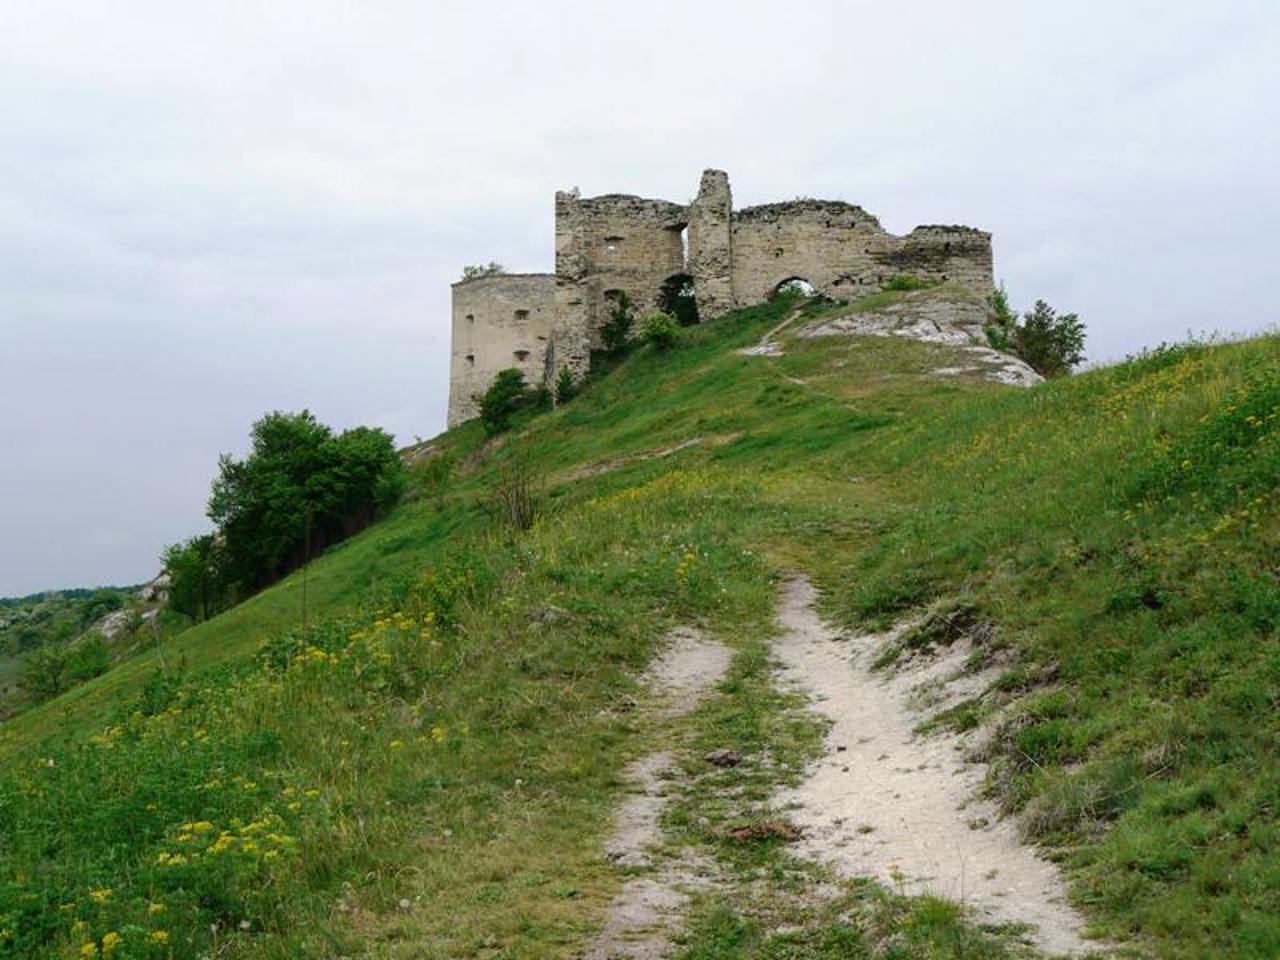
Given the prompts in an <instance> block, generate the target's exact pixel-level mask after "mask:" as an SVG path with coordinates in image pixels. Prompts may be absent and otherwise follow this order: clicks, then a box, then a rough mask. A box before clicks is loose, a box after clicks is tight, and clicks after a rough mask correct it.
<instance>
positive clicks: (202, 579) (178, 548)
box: [160, 534, 231, 620]
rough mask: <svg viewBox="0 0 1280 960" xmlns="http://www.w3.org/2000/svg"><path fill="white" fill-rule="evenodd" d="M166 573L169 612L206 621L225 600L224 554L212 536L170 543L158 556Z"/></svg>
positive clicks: (227, 583)
mask: <svg viewBox="0 0 1280 960" xmlns="http://www.w3.org/2000/svg"><path fill="white" fill-rule="evenodd" d="M160 565H161V568H162V569H163V570H164V571H165V573H167V574H169V601H168V602H169V609H170V610H173V611H174V612H176V613H181V614H183V615H184V616H188V617H190V618H191V619H192V620H208V619H209V618H210V617H211V616H213V615H214V614H215V613H217V612H218V611H220V610H222V609H223V608H224V607H225V606H226V604H227V601H228V600H229V593H230V586H231V585H230V583H229V582H228V579H227V569H226V555H225V551H224V549H223V548H222V545H221V544H220V543H219V542H218V540H217V538H216V537H215V536H214V535H213V534H204V535H203V536H199V537H192V538H191V539H190V540H186V541H184V542H182V543H175V544H171V545H170V546H168V547H166V548H165V550H164V553H162V554H161V555H160Z"/></svg>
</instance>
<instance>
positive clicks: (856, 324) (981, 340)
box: [798, 289, 1044, 387]
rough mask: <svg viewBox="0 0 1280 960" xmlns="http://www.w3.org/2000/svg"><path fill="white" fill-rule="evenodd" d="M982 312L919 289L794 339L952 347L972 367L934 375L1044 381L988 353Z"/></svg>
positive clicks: (958, 296) (961, 294) (959, 297)
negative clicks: (870, 339) (874, 339)
mask: <svg viewBox="0 0 1280 960" xmlns="http://www.w3.org/2000/svg"><path fill="white" fill-rule="evenodd" d="M987 319H988V317H987V307H986V304H985V303H983V302H982V301H980V300H978V299H976V298H975V297H972V296H970V295H968V294H967V293H966V292H965V291H955V290H937V289H935V290H920V291H917V292H915V293H907V294H903V295H902V296H901V297H895V298H892V299H890V300H889V301H888V302H882V303H877V302H875V301H874V300H873V301H872V302H871V303H870V304H868V305H864V306H862V307H859V306H858V305H857V304H854V306H852V307H851V308H850V309H849V310H848V312H844V313H840V314H837V315H836V316H832V317H824V318H822V319H821V320H818V321H816V322H814V323H812V324H810V325H809V326H808V327H805V328H804V329H802V330H801V331H800V332H799V334H798V336H800V337H831V336H879V337H904V338H907V339H910V340H920V341H922V342H924V343H937V344H942V345H944V346H950V347H958V348H960V349H961V350H962V351H963V352H964V355H967V356H966V359H967V358H968V357H971V358H972V362H964V363H959V364H953V365H950V366H943V367H937V368H936V369H935V370H934V371H933V372H934V374H936V375H938V376H943V377H948V376H962V375H968V376H978V377H982V378H984V379H988V380H994V381H996V382H997V383H1007V384H1010V385H1013V386H1021V387H1030V386H1034V385H1035V384H1037V383H1041V382H1043V380H1044V378H1043V377H1041V376H1040V374H1038V373H1036V372H1035V370H1033V369H1031V367H1030V366H1028V365H1027V364H1026V363H1025V362H1024V361H1023V360H1021V359H1019V358H1018V357H1015V356H1012V355H1011V354H1007V353H1001V352H1000V351H998V350H993V349H992V348H991V346H990V344H989V343H988V342H987V336H986V333H985V332H984V329H983V328H984V326H985V324H986V323H987Z"/></svg>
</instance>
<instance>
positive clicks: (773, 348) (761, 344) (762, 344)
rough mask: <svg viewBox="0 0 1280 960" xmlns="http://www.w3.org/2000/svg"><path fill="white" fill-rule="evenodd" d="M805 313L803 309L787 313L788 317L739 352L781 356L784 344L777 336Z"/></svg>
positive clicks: (751, 355) (763, 355)
mask: <svg viewBox="0 0 1280 960" xmlns="http://www.w3.org/2000/svg"><path fill="white" fill-rule="evenodd" d="M803 313H804V311H803V310H793V311H791V313H789V314H788V315H787V318H786V319H785V320H783V321H782V322H781V323H780V324H778V325H777V326H776V327H774V328H773V329H772V330H770V331H769V332H768V333H766V334H765V335H764V336H763V337H761V338H760V339H759V340H757V341H756V342H755V343H753V344H752V345H751V346H749V347H743V348H742V349H741V350H739V351H738V352H739V353H740V354H742V355H743V356H747V357H780V356H782V353H783V350H782V344H781V343H779V342H778V341H777V339H775V338H776V337H777V336H778V334H780V333H781V332H782V331H783V330H785V329H787V327H789V326H791V324H793V323H795V322H796V320H798V319H800V316H801V314H803Z"/></svg>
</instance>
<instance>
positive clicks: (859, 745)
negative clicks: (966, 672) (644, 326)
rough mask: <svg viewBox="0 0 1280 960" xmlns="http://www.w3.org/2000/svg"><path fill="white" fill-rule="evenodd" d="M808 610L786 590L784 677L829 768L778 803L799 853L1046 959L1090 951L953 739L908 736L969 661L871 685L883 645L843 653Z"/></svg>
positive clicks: (954, 658) (845, 643) (1057, 880)
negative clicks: (982, 923) (818, 725)
mask: <svg viewBox="0 0 1280 960" xmlns="http://www.w3.org/2000/svg"><path fill="white" fill-rule="evenodd" d="M814 599H815V593H814V589H813V587H812V585H811V584H810V583H809V581H808V580H806V579H804V578H803V577H793V578H791V579H790V580H788V581H787V582H786V584H785V585H784V587H783V592H782V605H781V607H780V610H779V613H778V622H779V625H780V626H781V627H782V634H781V636H780V638H779V640H778V641H777V644H776V648H775V649H776V652H777V654H778V656H779V657H780V659H781V660H782V662H783V664H784V665H785V669H784V677H785V678H787V679H788V680H789V681H791V682H792V683H793V684H794V685H795V686H797V687H798V688H799V689H800V690H801V691H803V692H805V693H807V694H809V695H810V696H811V697H813V698H814V700H815V704H814V706H815V709H816V710H818V711H819V712H821V713H822V714H824V715H825V716H826V717H827V718H829V720H830V721H831V728H830V730H829V732H828V735H827V747H828V751H827V755H826V756H825V757H824V759H823V760H821V761H820V762H819V763H818V764H817V765H816V766H815V767H813V768H812V769H811V770H810V771H809V774H808V776H807V777H806V779H805V780H804V782H803V783H802V784H800V785H799V786H797V787H795V788H792V789H790V790H787V791H785V792H784V793H783V794H782V795H781V796H780V797H779V802H780V803H782V804H791V805H794V807H795V809H794V811H793V813H792V814H791V817H792V820H793V822H795V823H796V825H797V826H800V827H801V828H802V829H803V830H804V838H803V839H802V840H801V842H800V843H799V844H798V847H799V850H798V851H797V852H799V853H801V854H802V855H805V856H809V857H812V858H814V859H816V860H819V861H821V862H825V863H828V864H830V865H831V866H833V867H834V868H835V869H836V870H837V872H839V873H841V874H844V875H848V876H872V877H875V878H876V879H878V880H880V881H882V882H883V883H885V884H886V885H888V886H890V887H892V888H895V889H900V890H903V891H904V892H906V893H909V894H919V893H932V894H937V895H940V896H945V897H948V898H950V899H952V900H957V901H961V902H963V903H965V904H966V905H967V906H969V907H971V908H974V909H976V910H977V911H978V912H979V913H980V914H982V915H985V917H986V918H987V919H988V920H990V921H993V922H998V923H1021V924H1028V925H1030V926H1031V927H1033V928H1034V929H1033V931H1032V933H1031V934H1030V938H1031V940H1032V941H1033V942H1034V943H1035V944H1036V945H1037V946H1038V947H1039V948H1040V949H1042V950H1045V951H1047V952H1049V953H1053V954H1068V955H1078V954H1081V953H1085V952H1087V951H1088V950H1089V949H1097V947H1093V948H1090V947H1087V946H1086V945H1085V944H1084V942H1083V941H1082V940H1081V937H1080V932H1079V931H1080V929H1081V926H1082V921H1081V918H1080V916H1079V915H1078V914H1077V913H1076V912H1075V911H1074V910H1073V909H1072V908H1071V907H1070V906H1069V905H1068V904H1067V902H1066V890H1065V887H1064V885H1063V882H1062V879H1061V877H1060V876H1059V875H1058V872H1057V870H1056V868H1055V867H1054V866H1053V865H1052V864H1051V863H1048V862H1047V861H1045V860H1042V859H1040V858H1039V857H1038V856H1036V854H1035V852H1034V851H1033V850H1032V849H1031V848H1029V847H1027V846H1025V845H1023V844H1022V843H1021V842H1020V841H1019V838H1018V835H1017V830H1016V827H1015V824H1014V823H1013V822H1012V821H1010V820H1007V819H1006V820H1001V819H1000V818H999V816H998V814H997V812H996V811H995V810H994V808H993V807H992V806H991V805H990V804H989V803H987V802H985V801H983V800H981V799H979V798H978V797H977V796H976V794H977V791H978V788H979V786H980V784H981V780H982V777H983V773H984V770H983V768H982V767H981V766H979V765H973V764H966V763H965V762H964V760H963V759H962V756H961V750H960V740H959V738H958V737H956V736H954V735H930V736H920V735H917V734H916V733H915V732H914V728H915V726H916V725H917V724H918V723H919V721H920V720H921V716H920V714H919V713H918V712H916V711H915V710H913V709H912V702H913V700H914V699H916V697H917V696H918V692H919V688H920V687H921V686H922V685H924V686H931V687H933V688H935V689H936V686H937V685H938V684H939V683H940V682H941V681H945V680H946V679H948V678H949V677H950V676H952V675H958V674H959V673H960V671H961V667H962V664H963V660H964V655H965V651H964V650H963V649H962V648H959V649H953V650H951V651H950V652H949V653H948V654H947V655H945V656H944V657H943V658H941V659H939V660H933V661H931V662H922V663H919V664H909V665H908V666H906V667H904V668H903V669H901V670H900V671H898V672H896V673H895V674H894V675H892V676H880V675H878V674H873V673H872V672H871V670H870V664H871V662H872V660H873V659H874V654H875V651H876V649H877V648H878V646H879V643H880V641H881V640H882V639H883V638H878V637H875V636H861V637H854V638H852V639H846V638H845V637H843V636H842V635H841V634H839V633H838V632H837V631H835V630H833V629H832V628H830V627H829V626H827V625H826V624H825V623H823V621H822V620H821V619H820V618H819V616H818V614H817V613H816V611H815V610H814V606H813V604H814ZM966 679H968V678H966ZM958 682H959V683H960V684H961V685H962V686H963V685H964V681H958ZM970 692H973V691H972V690H970Z"/></svg>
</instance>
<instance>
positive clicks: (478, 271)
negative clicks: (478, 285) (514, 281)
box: [462, 260, 507, 280]
mask: <svg viewBox="0 0 1280 960" xmlns="http://www.w3.org/2000/svg"><path fill="white" fill-rule="evenodd" d="M506 272H507V268H506V267H504V266H503V265H502V264H500V263H496V262H495V261H493V260H490V261H489V262H488V263H469V264H467V265H466V266H465V267H463V268H462V279H463V280H477V279H479V278H480V277H492V276H496V275H498V274H501V273H506Z"/></svg>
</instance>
